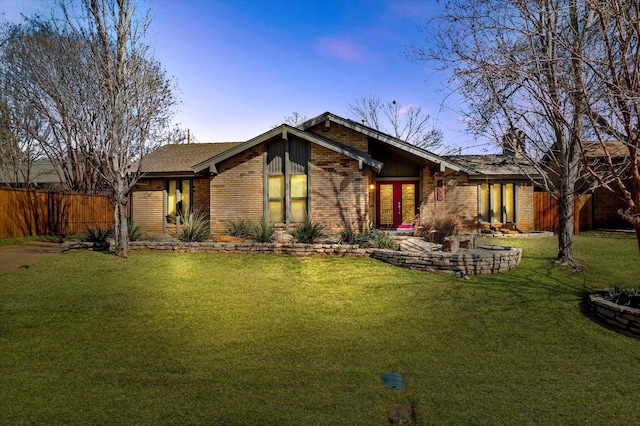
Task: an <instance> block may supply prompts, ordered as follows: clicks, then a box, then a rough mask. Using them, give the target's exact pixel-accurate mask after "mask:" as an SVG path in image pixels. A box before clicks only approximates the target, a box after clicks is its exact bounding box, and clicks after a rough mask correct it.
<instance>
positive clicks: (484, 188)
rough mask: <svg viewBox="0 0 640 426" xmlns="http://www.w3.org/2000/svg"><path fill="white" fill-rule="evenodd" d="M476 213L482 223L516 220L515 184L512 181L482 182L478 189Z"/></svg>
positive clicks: (512, 221) (511, 221)
mask: <svg viewBox="0 0 640 426" xmlns="http://www.w3.org/2000/svg"><path fill="white" fill-rule="evenodd" d="M478 197H479V206H478V214H479V216H480V220H481V221H482V222H484V223H490V224H492V225H493V224H494V223H501V224H507V223H515V222H516V185H515V184H513V183H483V184H481V185H480V186H479V190H478Z"/></svg>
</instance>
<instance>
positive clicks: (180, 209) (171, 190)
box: [165, 179, 193, 223]
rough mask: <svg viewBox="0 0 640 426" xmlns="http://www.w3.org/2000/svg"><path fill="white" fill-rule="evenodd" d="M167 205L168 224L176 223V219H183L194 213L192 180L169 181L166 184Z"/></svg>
mask: <svg viewBox="0 0 640 426" xmlns="http://www.w3.org/2000/svg"><path fill="white" fill-rule="evenodd" d="M165 190H166V192H167V204H166V206H165V209H166V210H165V211H166V212H167V213H166V214H167V216H166V217H167V222H168V223H176V219H180V222H182V220H183V218H184V217H185V216H186V215H188V214H189V213H191V211H192V207H193V206H192V204H191V198H192V184H191V180H190V179H180V180H168V181H167V183H166V188H165Z"/></svg>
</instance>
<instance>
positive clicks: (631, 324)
mask: <svg viewBox="0 0 640 426" xmlns="http://www.w3.org/2000/svg"><path fill="white" fill-rule="evenodd" d="M588 303H589V310H591V312H593V313H594V314H595V315H596V317H597V318H598V320H600V321H601V322H603V323H604V324H607V325H610V326H612V327H614V328H617V329H619V330H623V331H627V332H629V333H633V334H635V335H639V336H640V309H635V308H630V307H629V306H623V305H618V304H616V303H613V302H612V301H610V300H606V299H604V298H602V297H601V296H600V294H599V293H593V294H590V295H589V300H588Z"/></svg>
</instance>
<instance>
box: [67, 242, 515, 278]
mask: <svg viewBox="0 0 640 426" xmlns="http://www.w3.org/2000/svg"><path fill="white" fill-rule="evenodd" d="M129 248H130V249H131V250H160V251H174V252H208V253H277V254H290V255H297V256H314V255H334V256H354V257H371V258H373V259H377V260H381V261H383V262H387V263H390V264H392V265H395V266H400V267H403V268H409V269H418V270H422V271H428V272H443V273H453V274H456V276H459V277H465V278H466V277H468V276H469V275H478V274H495V273H498V272H505V271H509V270H511V269H513V268H515V267H516V266H517V265H518V264H519V263H520V261H521V259H522V249H520V248H517V247H504V246H497V245H490V244H481V245H480V244H479V245H478V247H476V248H474V249H461V250H460V252H458V253H447V252H443V251H434V252H421V253H414V252H407V251H398V250H385V249H375V248H364V247H360V246H359V245H342V244H279V243H256V242H251V241H245V242H242V243H222V242H210V241H207V242H202V243H186V242H181V241H174V240H171V241H132V242H130V243H129ZM108 249H111V250H113V247H112V246H111V247H110V246H108V245H107V244H97V243H96V244H94V243H86V242H73V241H68V242H65V243H64V244H63V250H64V251H74V250H108Z"/></svg>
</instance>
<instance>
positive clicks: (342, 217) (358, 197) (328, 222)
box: [309, 124, 371, 232]
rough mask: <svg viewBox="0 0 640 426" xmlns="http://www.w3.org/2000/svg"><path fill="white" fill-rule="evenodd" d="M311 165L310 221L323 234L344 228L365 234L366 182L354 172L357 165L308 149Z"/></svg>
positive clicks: (367, 218)
mask: <svg viewBox="0 0 640 426" xmlns="http://www.w3.org/2000/svg"><path fill="white" fill-rule="evenodd" d="M332 127H334V125H333V124H332ZM311 163H312V166H311V170H310V176H309V180H310V184H311V194H310V200H309V201H310V203H311V216H312V220H315V221H320V222H322V223H324V225H325V226H326V228H327V229H326V231H327V232H337V231H338V230H340V229H344V227H345V225H347V224H348V225H350V226H351V227H352V229H354V230H357V231H364V230H366V229H367V228H368V224H369V221H370V217H371V216H370V208H371V204H370V196H369V189H368V185H369V179H370V178H369V176H366V175H363V172H362V171H361V170H359V169H358V162H357V161H355V160H352V159H350V158H347V157H345V156H343V155H340V154H338V153H336V152H333V151H330V150H328V149H325V148H322V147H320V146H317V145H312V146H311Z"/></svg>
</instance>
